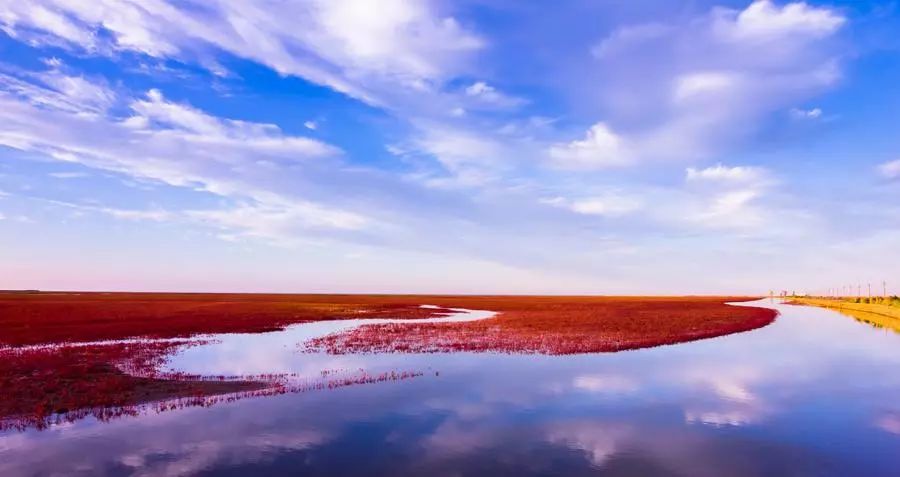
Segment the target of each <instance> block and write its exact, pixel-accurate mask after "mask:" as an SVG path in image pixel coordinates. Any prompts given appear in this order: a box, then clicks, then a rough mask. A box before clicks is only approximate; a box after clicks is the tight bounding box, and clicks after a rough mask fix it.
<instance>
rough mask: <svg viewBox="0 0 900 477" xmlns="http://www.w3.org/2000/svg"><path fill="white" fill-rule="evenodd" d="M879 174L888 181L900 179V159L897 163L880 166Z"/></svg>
mask: <svg viewBox="0 0 900 477" xmlns="http://www.w3.org/2000/svg"><path fill="white" fill-rule="evenodd" d="M878 172H880V173H881V175H882V176H884V177H887V178H888V179H898V178H900V159H898V160H896V161H890V162H885V163H884V164H882V165H880V166H878Z"/></svg>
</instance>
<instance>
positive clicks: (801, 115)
mask: <svg viewBox="0 0 900 477" xmlns="http://www.w3.org/2000/svg"><path fill="white" fill-rule="evenodd" d="M790 112H791V117H793V118H794V119H801V120H802V119H820V118H821V117H822V114H823V112H822V110H821V109H820V108H812V109H801V108H791V111H790Z"/></svg>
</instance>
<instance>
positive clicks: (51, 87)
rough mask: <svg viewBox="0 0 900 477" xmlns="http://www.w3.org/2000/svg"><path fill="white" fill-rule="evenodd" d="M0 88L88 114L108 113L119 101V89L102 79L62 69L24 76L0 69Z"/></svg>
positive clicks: (48, 105) (40, 103)
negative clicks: (115, 89)
mask: <svg viewBox="0 0 900 477" xmlns="http://www.w3.org/2000/svg"><path fill="white" fill-rule="evenodd" d="M0 89H3V90H5V91H6V92H8V93H11V94H14V95H16V96H18V97H20V98H22V99H25V100H27V101H29V102H30V103H32V104H35V105H38V106H42V107H50V108H53V109H61V110H65V111H68V112H72V113H77V114H79V115H81V116H84V117H91V116H96V115H98V114H101V113H104V112H105V111H106V110H107V109H108V108H109V107H110V106H112V105H113V103H114V102H115V93H114V92H113V91H111V90H110V89H109V88H108V87H107V86H106V84H105V82H104V81H103V80H102V79H88V78H85V77H84V76H68V75H66V74H65V73H63V72H61V71H59V70H51V71H46V72H41V73H31V74H23V75H21V77H16V76H12V75H7V74H2V73H0Z"/></svg>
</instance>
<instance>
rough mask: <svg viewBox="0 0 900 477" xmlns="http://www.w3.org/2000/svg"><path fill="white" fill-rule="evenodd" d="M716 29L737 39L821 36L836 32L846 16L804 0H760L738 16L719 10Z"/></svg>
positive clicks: (762, 40) (768, 39)
mask: <svg viewBox="0 0 900 477" xmlns="http://www.w3.org/2000/svg"><path fill="white" fill-rule="evenodd" d="M719 14H720V18H719V22H717V24H716V27H717V32H718V33H720V34H721V35H723V36H725V37H727V38H729V39H732V40H736V41H754V42H775V41H786V40H794V41H798V40H802V39H804V38H822V37H825V36H828V35H830V34H832V33H834V32H835V31H836V30H837V29H838V28H840V27H841V26H842V25H843V24H844V23H845V22H846V19H845V18H844V17H843V16H841V15H840V14H839V13H837V12H836V11H834V10H830V9H828V8H819V7H814V6H811V5H809V4H807V3H804V2H795V3H789V4H787V5H785V6H783V7H780V8H779V7H778V6H777V5H775V4H774V3H773V2H771V1H770V0H757V1H755V2H753V3H752V4H750V6H748V7H747V8H746V9H745V10H743V11H742V12H740V13H739V14H738V15H737V17H735V16H734V12H733V11H729V10H720V12H719Z"/></svg>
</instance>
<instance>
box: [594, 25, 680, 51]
mask: <svg viewBox="0 0 900 477" xmlns="http://www.w3.org/2000/svg"><path fill="white" fill-rule="evenodd" d="M670 30H671V27H670V26H668V25H664V24H662V23H648V24H645V25H634V26H626V27H623V28H619V29H617V30H615V31H614V32H613V33H612V34H611V35H610V36H608V37H607V38H605V39H603V40H602V41H601V42H600V43H598V44H597V45H595V46H594V47H593V48H591V54H593V55H594V57H596V58H603V57H605V56H608V55H612V54H619V53H621V52H622V51H624V50H626V49H627V48H629V47H631V46H633V45H635V44H640V43H642V42H645V41H648V40H653V39H657V38H660V37H662V36H664V35H666V34H667V33H669V31H670Z"/></svg>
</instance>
